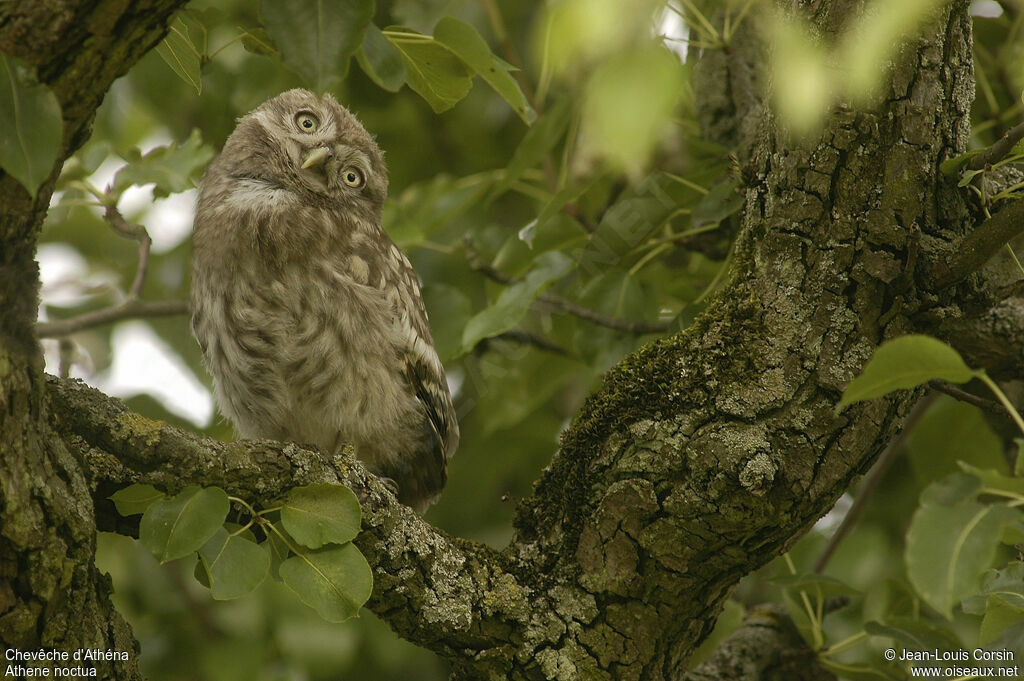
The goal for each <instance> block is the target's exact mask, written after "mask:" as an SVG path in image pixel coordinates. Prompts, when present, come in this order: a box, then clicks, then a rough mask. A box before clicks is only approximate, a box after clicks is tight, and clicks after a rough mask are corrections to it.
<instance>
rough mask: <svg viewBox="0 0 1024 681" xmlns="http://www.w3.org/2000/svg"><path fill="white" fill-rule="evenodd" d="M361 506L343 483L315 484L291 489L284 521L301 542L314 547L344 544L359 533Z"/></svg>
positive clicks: (289, 532)
mask: <svg viewBox="0 0 1024 681" xmlns="http://www.w3.org/2000/svg"><path fill="white" fill-rule="evenodd" d="M361 517H362V509H361V508H360V507H359V500H358V499H356V495H355V494H353V493H352V490H350V489H349V488H347V487H344V486H343V485H328V484H324V483H315V484H312V485H306V486H305V487H296V488H294V489H292V490H291V491H289V492H288V494H287V495H286V496H285V498H284V504H283V505H282V507H281V522H282V523H283V524H284V528H285V530H287V531H288V534H290V535H291V536H292V538H294V539H295V541H297V542H298V543H300V544H302V545H303V546H308V547H309V548H311V549H318V548H320V547H321V546H323V545H324V544H332V543H333V544H344V543H345V542H350V541H352V539H354V538H355V536H356V535H357V534H359V523H360V520H361Z"/></svg>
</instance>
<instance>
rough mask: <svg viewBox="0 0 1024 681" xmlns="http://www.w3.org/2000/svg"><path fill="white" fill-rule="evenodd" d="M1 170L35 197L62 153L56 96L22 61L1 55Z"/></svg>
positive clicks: (61, 133) (62, 132)
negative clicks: (37, 79)
mask: <svg viewBox="0 0 1024 681" xmlns="http://www.w3.org/2000/svg"><path fill="white" fill-rule="evenodd" d="M0 130H3V134H2V135H0V168H3V170H4V172H6V173H7V174H8V175H10V176H12V177H13V178H14V179H16V180H18V182H20V183H21V184H22V185H23V186H24V187H25V189H27V190H28V192H29V194H31V195H32V197H33V198H35V195H36V192H37V191H38V190H39V185H41V184H42V183H43V180H45V179H46V178H47V176H49V174H50V170H52V169H53V164H54V162H56V160H57V154H58V153H59V151H60V141H61V137H62V136H63V134H64V120H63V118H62V116H61V109H60V103H58V101H57V97H56V96H55V95H54V94H53V93H52V92H51V91H50V89H49V88H47V87H46V86H45V85H41V84H40V83H38V82H36V80H35V78H34V77H33V76H32V72H31V70H30V69H29V68H28V66H27V65H25V63H24V62H22V61H21V60H19V59H16V58H14V57H11V56H9V55H6V54H0Z"/></svg>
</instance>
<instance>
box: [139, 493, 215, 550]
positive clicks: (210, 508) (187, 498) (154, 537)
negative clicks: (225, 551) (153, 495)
mask: <svg viewBox="0 0 1024 681" xmlns="http://www.w3.org/2000/svg"><path fill="white" fill-rule="evenodd" d="M229 507H230V503H229V502H228V495H227V494H225V493H224V490H222V489H220V488H219V487H205V488H200V487H195V486H192V487H186V488H185V489H184V490H182V491H181V493H180V494H178V495H177V496H174V497H171V498H169V499H160V500H159V501H155V502H153V503H152V504H151V505H150V506H149V508H147V509H146V512H145V513H143V514H142V521H141V522H140V523H139V541H141V542H142V545H143V546H145V547H146V548H147V549H149V551H150V552H151V553H152V554H153V555H154V556H156V558H157V560H159V561H160V562H161V563H166V562H168V561H172V560H175V559H177V558H181V557H183V556H187V555H188V554H190V553H192V552H193V551H198V550H199V549H200V548H202V546H203V544H205V543H206V542H208V541H209V540H210V538H211V537H212V536H213V535H214V534H216V533H217V530H218V529H221V526H222V525H223V524H224V519H225V518H226V517H227V515H228V509H229Z"/></svg>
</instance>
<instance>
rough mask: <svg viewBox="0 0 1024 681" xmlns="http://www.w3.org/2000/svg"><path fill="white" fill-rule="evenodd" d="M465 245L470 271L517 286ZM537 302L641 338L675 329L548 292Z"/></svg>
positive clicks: (470, 244)
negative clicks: (612, 313) (607, 312)
mask: <svg viewBox="0 0 1024 681" xmlns="http://www.w3.org/2000/svg"><path fill="white" fill-rule="evenodd" d="M464 243H465V248H466V256H467V257H468V258H469V267H470V269H472V270H473V271H475V272H479V273H480V274H482V275H484V276H485V277H487V278H488V279H490V280H492V281H496V282H498V283H499V284H504V285H505V286H511V285H512V284H516V283H518V282H519V281H520V278H519V277H513V276H511V275H509V274H506V273H505V272H502V271H501V270H497V269H495V268H494V267H493V266H492V265H491V264H490V263H488V262H486V261H484V259H483V258H481V257H480V255H479V253H477V251H476V249H475V248H474V247H473V244H472V243H471V242H470V241H469V240H468V239H467V240H465V242H464ZM537 301H538V302H540V303H543V304H545V305H547V306H549V307H552V308H554V309H556V310H560V311H561V312H565V313H568V314H571V315H573V316H574V317H579V318H580V319H583V320H586V321H588V322H593V323H594V324H597V325H599V326H604V327H607V328H609V329H616V330H618V331H627V332H629V333H634V334H637V335H641V336H642V335H645V334H649V333H667V332H668V331H670V330H672V327H673V324H672V322H645V321H630V320H628V319H619V318H618V317H609V316H607V315H603V314H601V313H599V312H595V311H593V310H591V309H590V308H587V307H583V306H582V305H577V304H576V303H574V302H572V301H571V300H567V299H565V298H563V297H562V296H559V295H556V294H554V293H548V292H546V291H545V292H543V293H541V294H540V295H538V296H537Z"/></svg>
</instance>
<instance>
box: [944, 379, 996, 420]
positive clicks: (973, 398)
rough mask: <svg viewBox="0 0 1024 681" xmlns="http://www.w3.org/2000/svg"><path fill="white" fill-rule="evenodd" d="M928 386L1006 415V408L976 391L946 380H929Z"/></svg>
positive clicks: (962, 400)
mask: <svg viewBox="0 0 1024 681" xmlns="http://www.w3.org/2000/svg"><path fill="white" fill-rule="evenodd" d="M928 387H929V388H932V389H933V390H938V391H939V392H940V393H945V394H946V395H949V396H950V397H952V398H954V399H957V400H960V401H961V402H966V403H967V404H973V405H974V406H975V407H979V408H981V409H984V410H985V411H987V412H990V413H992V414H997V415H999V416H1006V410H1004V409H1003V407H1002V406H1001V405H1000V404H999V403H998V402H996V401H995V400H986V399H985V398H984V397H978V396H977V395H975V394H974V393H969V392H967V391H966V390H961V389H960V388H958V387H956V386H955V385H952V384H950V383H946V382H945V381H928Z"/></svg>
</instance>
